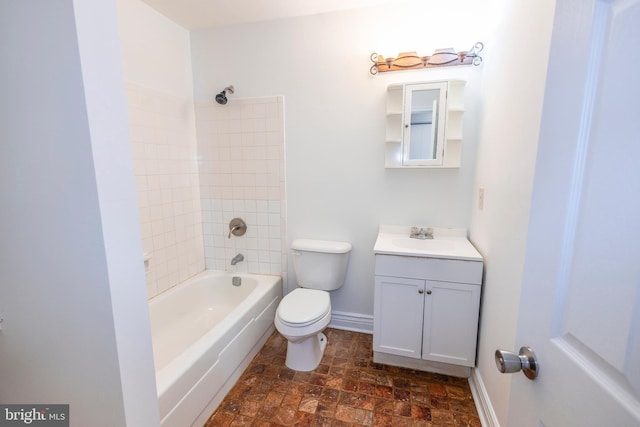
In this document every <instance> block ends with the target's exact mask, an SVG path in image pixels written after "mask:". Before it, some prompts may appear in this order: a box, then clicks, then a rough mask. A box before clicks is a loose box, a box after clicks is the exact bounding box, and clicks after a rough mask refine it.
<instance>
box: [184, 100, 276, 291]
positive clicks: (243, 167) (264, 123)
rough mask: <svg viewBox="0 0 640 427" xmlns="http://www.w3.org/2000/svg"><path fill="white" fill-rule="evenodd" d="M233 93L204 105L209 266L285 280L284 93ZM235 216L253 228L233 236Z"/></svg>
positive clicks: (200, 124)
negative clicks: (258, 95)
mask: <svg viewBox="0 0 640 427" xmlns="http://www.w3.org/2000/svg"><path fill="white" fill-rule="evenodd" d="M230 98H231V99H230V100H229V103H228V104H227V105H218V104H216V103H215V102H210V103H209V102H207V103H199V104H196V128H197V134H198V156H199V163H200V191H201V196H202V209H203V221H204V227H203V229H204V248H205V258H206V266H207V268H208V269H216V270H230V271H239V272H249V273H260V274H275V275H282V276H283V279H285V278H286V256H285V255H284V254H285V253H286V252H285V251H284V248H285V244H286V234H285V232H286V230H285V220H286V215H285V213H286V205H285V166H284V131H283V123H284V105H283V101H284V99H283V97H265V98H251V99H234V98H233V97H232V96H231V97H230ZM234 217H241V218H242V219H244V220H245V222H246V223H247V233H246V234H245V235H244V236H242V237H235V236H233V235H232V236H231V238H229V237H228V235H229V221H231V219H232V218H234ZM237 253H242V254H243V255H244V257H245V260H244V261H243V262H241V263H239V264H237V265H236V266H231V265H230V261H231V258H233V257H234V256H235V255H236V254H237Z"/></svg>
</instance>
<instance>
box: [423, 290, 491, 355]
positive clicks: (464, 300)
mask: <svg viewBox="0 0 640 427" xmlns="http://www.w3.org/2000/svg"><path fill="white" fill-rule="evenodd" d="M424 299H425V301H424V336H423V340H422V342H423V348H422V358H423V359H425V360H430V361H434V362H444V363H451V364H454V365H462V366H468V367H473V366H475V362H476V341H477V338H478V315H479V309H480V286H479V285H467V284H462V283H450V282H437V281H431V280H427V281H426V286H425V298H424Z"/></svg>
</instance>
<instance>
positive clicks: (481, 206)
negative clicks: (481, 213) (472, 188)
mask: <svg viewBox="0 0 640 427" xmlns="http://www.w3.org/2000/svg"><path fill="white" fill-rule="evenodd" d="M478 209H480V210H483V209H484V187H480V188H478Z"/></svg>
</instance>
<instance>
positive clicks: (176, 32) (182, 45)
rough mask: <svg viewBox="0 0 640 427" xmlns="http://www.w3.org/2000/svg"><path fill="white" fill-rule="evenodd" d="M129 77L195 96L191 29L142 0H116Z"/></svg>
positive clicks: (151, 86)
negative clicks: (188, 29)
mask: <svg viewBox="0 0 640 427" xmlns="http://www.w3.org/2000/svg"><path fill="white" fill-rule="evenodd" d="M116 3H117V7H118V24H119V28H120V38H121V44H122V58H123V62H124V74H125V80H126V81H127V82H130V83H135V84H138V85H141V86H144V87H146V88H149V89H153V90H156V91H158V92H161V93H164V94H169V95H173V96H176V97H179V98H187V99H191V98H193V77H192V71H191V47H190V42H189V32H188V31H187V30H185V29H184V28H182V27H180V26H179V25H178V24H176V23H174V22H173V21H171V20H169V19H167V18H166V17H165V16H164V15H161V14H160V13H158V12H156V11H155V10H154V9H152V8H151V7H149V5H147V4H146V3H143V2H142V1H140V0H116Z"/></svg>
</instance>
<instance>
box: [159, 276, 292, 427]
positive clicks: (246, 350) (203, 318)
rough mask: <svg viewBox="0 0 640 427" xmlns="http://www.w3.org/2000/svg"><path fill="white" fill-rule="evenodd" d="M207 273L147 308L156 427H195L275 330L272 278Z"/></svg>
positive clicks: (276, 295) (277, 292)
mask: <svg viewBox="0 0 640 427" xmlns="http://www.w3.org/2000/svg"><path fill="white" fill-rule="evenodd" d="M237 276H239V277H240V278H241V280H242V284H241V285H240V286H233V285H232V283H231V279H232V276H231V275H230V274H228V273H225V272H223V271H213V270H207V271H203V272H202V273H200V274H198V275H197V276H195V277H193V278H191V279H189V280H187V281H186V282H184V283H181V284H180V285H178V286H176V287H175V288H172V289H170V290H168V291H167V292H165V293H162V294H160V295H158V296H157V297H154V298H152V299H151V300H150V301H149V311H150V318H151V335H152V339H153V353H154V362H155V368H156V383H157V388H158V404H159V407H160V419H161V425H162V426H163V427H170V426H176V427H185V426H191V425H194V426H198V427H201V426H202V425H204V423H205V422H206V421H207V419H208V417H209V416H210V415H211V414H212V413H213V411H214V410H215V409H216V407H217V406H218V405H219V404H220V402H221V401H222V399H223V398H224V396H225V394H226V393H228V392H229V390H230V389H231V387H232V386H233V384H234V383H235V382H236V381H237V379H238V378H239V377H240V375H241V374H242V372H243V371H244V369H246V367H247V366H248V365H249V363H250V362H251V359H252V358H253V357H254V356H255V355H256V353H257V352H258V350H260V348H261V347H262V346H263V345H264V343H265V341H266V340H267V338H268V337H269V336H270V335H271V333H272V332H273V330H274V326H273V319H274V317H275V312H276V308H277V307H278V303H279V301H280V298H281V295H282V286H281V283H282V282H281V279H280V277H277V276H265V275H257V274H238V275H237Z"/></svg>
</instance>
